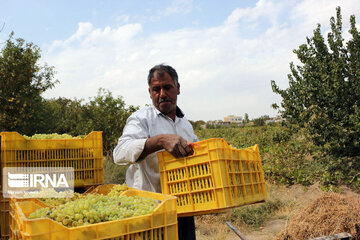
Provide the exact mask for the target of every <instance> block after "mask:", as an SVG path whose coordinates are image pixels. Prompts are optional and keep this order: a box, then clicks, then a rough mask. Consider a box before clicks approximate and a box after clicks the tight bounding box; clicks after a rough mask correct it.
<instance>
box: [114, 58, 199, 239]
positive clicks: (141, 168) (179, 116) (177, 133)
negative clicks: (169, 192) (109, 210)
mask: <svg viewBox="0 0 360 240" xmlns="http://www.w3.org/2000/svg"><path fill="white" fill-rule="evenodd" d="M148 85H149V93H150V98H151V99H152V103H153V105H152V106H148V107H146V108H143V109H140V110H138V111H136V112H135V113H133V114H132V115H131V116H130V117H129V118H128V119H127V122H126V125H125V127H124V130H123V135H122V136H121V137H120V139H119V142H118V145H117V146H116V147H115V149H114V161H115V163H116V164H119V165H122V164H131V165H130V166H129V168H128V170H127V172H126V184H127V185H128V186H129V187H134V188H138V189H142V190H146V191H152V192H161V185H160V175H159V166H158V161H157V155H156V152H157V151H159V150H163V149H165V150H166V151H168V152H170V153H171V154H172V155H173V156H175V157H185V156H188V155H191V154H193V150H192V148H191V146H190V145H189V143H191V142H196V141H198V138H197V137H196V135H195V134H194V131H193V128H192V126H191V124H190V123H189V121H188V120H187V119H186V118H185V116H184V113H183V112H182V111H181V110H180V108H179V107H178V106H177V96H178V95H179V94H180V84H179V82H178V75H177V73H176V71H175V69H173V68H172V67H171V66H168V65H163V64H160V65H156V66H154V67H153V68H152V69H150V71H149V75H148ZM178 232H179V240H192V239H195V238H196V237H195V224H194V218H193V217H185V218H178Z"/></svg>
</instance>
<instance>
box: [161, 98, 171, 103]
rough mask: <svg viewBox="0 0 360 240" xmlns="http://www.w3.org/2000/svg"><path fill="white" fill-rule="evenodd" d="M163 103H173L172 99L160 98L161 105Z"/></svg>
mask: <svg viewBox="0 0 360 240" xmlns="http://www.w3.org/2000/svg"><path fill="white" fill-rule="evenodd" d="M163 102H171V99H170V98H160V99H159V104H160V103H163Z"/></svg>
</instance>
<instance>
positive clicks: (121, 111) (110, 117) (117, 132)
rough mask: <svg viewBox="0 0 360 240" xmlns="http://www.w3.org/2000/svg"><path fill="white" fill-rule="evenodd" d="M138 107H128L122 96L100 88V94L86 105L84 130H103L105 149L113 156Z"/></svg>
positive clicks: (108, 154) (109, 155)
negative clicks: (127, 124) (127, 123)
mask: <svg viewBox="0 0 360 240" xmlns="http://www.w3.org/2000/svg"><path fill="white" fill-rule="evenodd" d="M137 109H138V107H134V106H132V105H130V106H129V107H128V108H126V106H125V101H124V100H123V99H122V97H118V98H114V97H113V96H112V94H111V92H110V91H106V90H105V89H102V88H100V89H99V91H98V95H97V96H96V97H94V98H92V99H91V101H90V102H89V103H88V104H86V105H85V106H84V110H83V122H84V124H82V127H83V128H84V130H83V131H85V132H90V131H94V130H97V131H102V132H103V145H104V151H105V152H106V154H107V156H108V157H111V156H112V150H113V149H114V148H115V146H116V144H117V140H118V139H119V137H120V136H121V134H122V131H123V128H124V126H125V124H126V120H127V118H128V117H129V116H130V115H131V113H133V112H134V111H136V110H137Z"/></svg>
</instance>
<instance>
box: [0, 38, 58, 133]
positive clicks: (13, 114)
mask: <svg viewBox="0 0 360 240" xmlns="http://www.w3.org/2000/svg"><path fill="white" fill-rule="evenodd" d="M13 35H14V33H11V34H10V36H9V39H8V40H7V41H6V44H5V46H4V48H3V49H1V52H0V131H18V132H20V133H22V134H27V135H32V134H34V133H35V132H37V131H39V130H40V131H41V130H44V129H45V128H46V127H45V126H46V121H44V119H43V118H42V117H43V115H44V100H43V98H42V97H41V94H42V93H43V92H45V91H46V90H47V89H49V88H52V87H53V86H54V85H55V83H56V82H57V81H54V80H53V76H54V68H53V67H49V66H47V65H46V64H45V65H44V66H41V65H40V64H39V63H38V61H39V59H40V57H41V55H40V49H39V47H37V46H36V45H34V44H33V43H25V41H24V40H23V39H21V38H18V39H16V40H14V39H13Z"/></svg>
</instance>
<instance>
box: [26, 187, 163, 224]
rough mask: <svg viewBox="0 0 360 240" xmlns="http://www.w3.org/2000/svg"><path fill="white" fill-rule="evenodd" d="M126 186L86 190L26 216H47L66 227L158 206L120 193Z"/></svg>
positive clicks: (127, 214) (107, 219) (156, 203)
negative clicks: (105, 189)
mask: <svg viewBox="0 0 360 240" xmlns="http://www.w3.org/2000/svg"><path fill="white" fill-rule="evenodd" d="M126 188H127V187H126V185H124V184H123V185H115V186H114V187H113V188H112V190H111V191H110V192H109V194H107V195H102V194H98V193H89V194H85V195H81V196H79V195H77V196H76V197H75V198H74V199H72V200H71V201H66V202H65V203H59V204H58V205H56V204H53V206H54V205H55V207H53V208H50V207H45V208H41V209H38V210H36V211H35V212H33V213H31V214H30V215H29V218H30V219H36V218H45V217H47V218H50V219H53V220H55V221H57V222H59V223H61V224H63V225H64V226H66V227H76V226H84V225H88V224H94V223H99V222H106V221H113V220H119V219H124V218H129V217H134V216H142V215H146V214H149V213H151V212H152V211H153V210H154V209H155V208H156V207H157V206H158V205H159V203H158V201H157V200H155V199H152V198H146V197H138V196H125V195H123V196H120V195H121V193H122V192H123V191H125V190H126Z"/></svg>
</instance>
